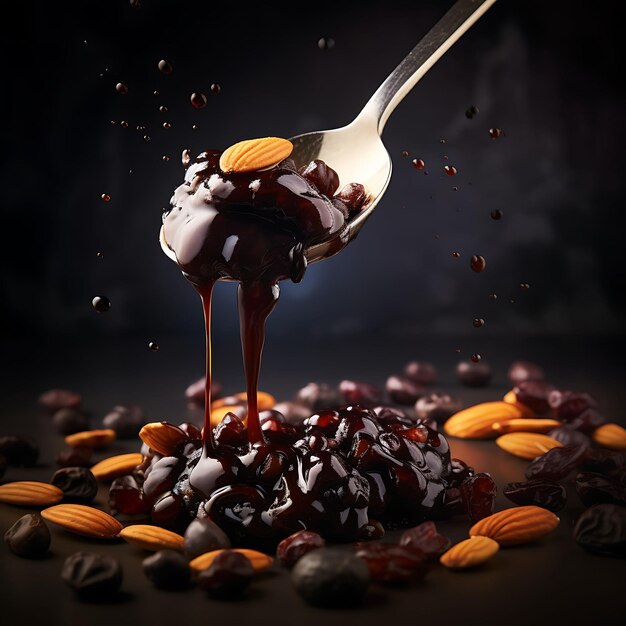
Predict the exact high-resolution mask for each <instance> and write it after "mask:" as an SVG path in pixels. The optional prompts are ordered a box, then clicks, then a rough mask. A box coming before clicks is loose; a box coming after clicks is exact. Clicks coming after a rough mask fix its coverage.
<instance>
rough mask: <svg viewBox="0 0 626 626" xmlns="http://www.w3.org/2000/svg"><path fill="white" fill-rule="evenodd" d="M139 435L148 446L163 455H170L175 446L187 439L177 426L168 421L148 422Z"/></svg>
mask: <svg viewBox="0 0 626 626" xmlns="http://www.w3.org/2000/svg"><path fill="white" fill-rule="evenodd" d="M139 437H140V439H141V441H143V442H144V443H145V444H146V445H147V446H148V447H149V448H152V450H154V451H155V452H158V453H159V454H162V455H163V456H170V455H171V454H172V453H173V452H174V450H175V449H176V447H177V446H179V445H180V444H181V443H184V442H185V441H187V440H188V439H189V437H188V436H187V434H186V433H185V431H184V430H182V429H181V428H178V426H174V424H169V423H168V422H150V423H149V424H146V425H145V426H144V427H143V428H142V429H141V430H140V431H139Z"/></svg>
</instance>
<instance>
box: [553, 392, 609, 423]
mask: <svg viewBox="0 0 626 626" xmlns="http://www.w3.org/2000/svg"><path fill="white" fill-rule="evenodd" d="M548 401H549V402H550V407H551V408H552V411H553V413H554V416H555V417H556V418H557V419H560V420H563V421H564V422H570V421H572V420H573V419H574V418H576V417H578V416H579V415H580V414H581V413H582V412H583V411H586V410H587V409H596V408H597V407H598V403H597V401H596V399H595V398H594V397H593V396H591V394H588V393H585V392H579V391H560V390H555V391H553V392H552V393H550V396H549V398H548Z"/></svg>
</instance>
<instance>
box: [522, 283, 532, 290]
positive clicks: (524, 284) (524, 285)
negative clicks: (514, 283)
mask: <svg viewBox="0 0 626 626" xmlns="http://www.w3.org/2000/svg"><path fill="white" fill-rule="evenodd" d="M520 287H521V288H522V289H530V285H529V284H528V283H520Z"/></svg>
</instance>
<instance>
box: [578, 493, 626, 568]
mask: <svg viewBox="0 0 626 626" xmlns="http://www.w3.org/2000/svg"><path fill="white" fill-rule="evenodd" d="M574 539H575V540H576V542H577V543H579V544H580V545H581V546H583V547H584V548H587V549H588V550H591V551H592V552H598V553H600V554H606V555H610V556H620V557H624V556H626V508H625V507H623V506H617V505H615V504H596V505H595V506H592V507H590V508H588V509H587V510H586V511H585V512H584V513H583V514H582V515H581V516H580V517H579V518H578V521H577V522H576V526H574Z"/></svg>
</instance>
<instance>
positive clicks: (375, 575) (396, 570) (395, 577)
mask: <svg viewBox="0 0 626 626" xmlns="http://www.w3.org/2000/svg"><path fill="white" fill-rule="evenodd" d="M355 548H356V555H357V556H358V557H359V558H361V559H363V560H364V561H365V563H366V565H367V569H368V570H369V572H370V577H371V580H373V581H375V582H377V583H384V584H402V583H410V582H413V581H414V580H417V579H419V578H422V577H423V576H424V574H426V571H427V569H428V567H427V558H426V557H425V556H424V554H423V553H422V552H421V551H420V550H415V549H413V548H411V547H409V546H400V545H397V544H395V543H383V542H379V541H369V542H367V543H357V544H355Z"/></svg>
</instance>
